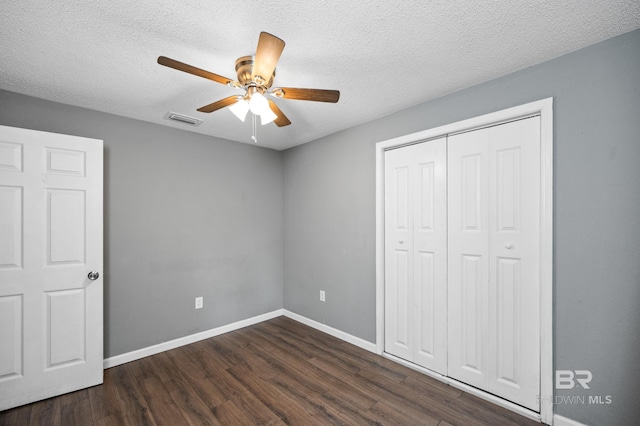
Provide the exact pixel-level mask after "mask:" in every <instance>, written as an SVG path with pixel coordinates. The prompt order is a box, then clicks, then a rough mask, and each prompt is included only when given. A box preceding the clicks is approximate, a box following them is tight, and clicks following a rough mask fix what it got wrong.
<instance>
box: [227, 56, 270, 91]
mask: <svg viewBox="0 0 640 426" xmlns="http://www.w3.org/2000/svg"><path fill="white" fill-rule="evenodd" d="M254 60H255V57H254V56H241V57H240V58H238V59H236V73H237V75H238V82H240V84H241V85H242V86H243V87H247V86H254V85H255V86H256V87H258V88H261V89H263V90H262V91H263V92H264V91H266V90H267V89H269V88H270V87H271V86H272V85H273V78H274V77H275V76H276V70H275V69H274V70H273V74H271V78H269V81H267V82H266V83H264V82H262V81H260V82H258V81H253V80H252V79H251V74H252V73H253V63H254Z"/></svg>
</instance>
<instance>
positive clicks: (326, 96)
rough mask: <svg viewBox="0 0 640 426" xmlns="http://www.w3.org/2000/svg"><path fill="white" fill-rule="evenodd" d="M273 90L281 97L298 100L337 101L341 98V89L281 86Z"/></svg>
mask: <svg viewBox="0 0 640 426" xmlns="http://www.w3.org/2000/svg"><path fill="white" fill-rule="evenodd" d="M272 92H273V94H274V95H275V96H277V97H279V98H285V99H295V100H298V101H315V102H331V103H336V102H338V100H339V99H340V91H339V90H323V89H294V88H292V87H280V88H277V89H273V91H272Z"/></svg>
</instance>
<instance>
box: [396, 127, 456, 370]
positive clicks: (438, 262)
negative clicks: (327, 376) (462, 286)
mask: <svg viewBox="0 0 640 426" xmlns="http://www.w3.org/2000/svg"><path fill="white" fill-rule="evenodd" d="M446 155H447V148H446V138H440V139H437V140H433V141H428V142H423V143H419V144H416V145H411V146H408V147H403V148H399V149H395V150H391V151H387V152H386V153H385V259H386V260H385V274H386V277H385V318H386V319H385V334H386V335H385V345H386V348H385V350H386V352H388V353H391V354H393V355H396V356H398V357H401V358H403V359H406V360H409V361H412V362H414V363H416V364H418V365H421V366H423V367H426V368H430V369H432V370H434V371H437V372H440V373H443V374H445V373H446V368H447V327H446V321H447V290H446V282H447V267H446V265H447V263H446V262H447V261H446V256H447V210H446V209H447V201H446V196H447V194H446Z"/></svg>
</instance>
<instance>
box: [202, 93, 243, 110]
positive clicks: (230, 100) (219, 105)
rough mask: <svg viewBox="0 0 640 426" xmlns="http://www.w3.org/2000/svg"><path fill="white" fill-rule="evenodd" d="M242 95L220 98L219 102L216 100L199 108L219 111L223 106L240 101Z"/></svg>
mask: <svg viewBox="0 0 640 426" xmlns="http://www.w3.org/2000/svg"><path fill="white" fill-rule="evenodd" d="M241 98H242V97H241V96H229V97H228V98H224V99H220V100H219V101H217V102H214V103H212V104H209V105H205V106H203V107H200V108H198V111H200V112H213V111H217V110H219V109H221V108H224V107H228V106H229V105H233V104H235V103H236V102H238V101H239V100H240V99H241Z"/></svg>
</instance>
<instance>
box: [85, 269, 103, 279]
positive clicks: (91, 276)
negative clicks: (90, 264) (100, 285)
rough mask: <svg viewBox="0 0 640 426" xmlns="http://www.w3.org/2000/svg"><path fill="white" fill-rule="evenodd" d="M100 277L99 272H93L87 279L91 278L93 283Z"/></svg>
mask: <svg viewBox="0 0 640 426" xmlns="http://www.w3.org/2000/svg"><path fill="white" fill-rule="evenodd" d="M99 276H100V274H99V273H98V272H97V271H91V272H89V275H87V278H89V279H90V280H91V281H94V280H97V279H98V277H99Z"/></svg>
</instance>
